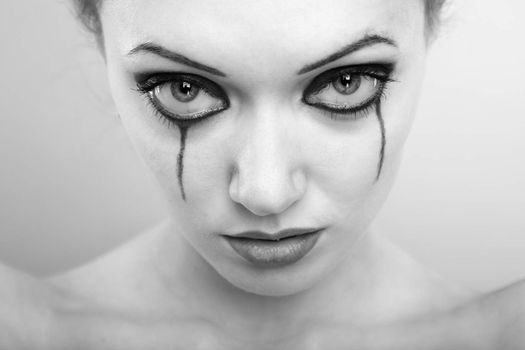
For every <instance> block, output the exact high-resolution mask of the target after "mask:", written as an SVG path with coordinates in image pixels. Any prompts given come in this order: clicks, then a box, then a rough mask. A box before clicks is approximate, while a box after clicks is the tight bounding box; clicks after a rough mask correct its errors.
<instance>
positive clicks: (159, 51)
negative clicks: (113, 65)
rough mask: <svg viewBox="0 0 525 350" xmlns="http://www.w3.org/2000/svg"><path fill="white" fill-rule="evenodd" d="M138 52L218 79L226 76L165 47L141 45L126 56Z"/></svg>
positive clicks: (152, 44)
mask: <svg viewBox="0 0 525 350" xmlns="http://www.w3.org/2000/svg"><path fill="white" fill-rule="evenodd" d="M139 52H149V53H152V54H155V55H157V56H160V57H164V58H167V59H168V60H170V61H173V62H177V63H180V64H183V65H185V66H189V67H193V68H197V69H200V70H202V71H205V72H208V73H211V74H213V75H218V76H220V77H226V74H225V73H223V72H221V71H220V70H218V69H217V68H213V67H210V66H208V65H205V64H203V63H199V62H197V61H194V60H192V59H190V58H188V57H186V56H184V55H181V54H179V53H176V52H173V51H170V50H168V49H167V48H165V47H163V46H161V45H159V44H155V43H152V42H145V43H142V44H140V45H138V46H136V47H134V48H133V49H132V50H131V51H130V52H128V56H131V55H134V54H137V53H139Z"/></svg>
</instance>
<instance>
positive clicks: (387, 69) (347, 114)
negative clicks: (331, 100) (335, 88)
mask: <svg viewBox="0 0 525 350" xmlns="http://www.w3.org/2000/svg"><path fill="white" fill-rule="evenodd" d="M393 71H394V64H391V63H387V64H375V63H371V64H364V65H358V66H347V67H338V68H334V69H331V70H329V71H327V72H324V73H322V74H321V75H318V76H316V77H315V78H314V79H313V80H312V81H311V82H310V84H309V85H308V87H307V88H306V89H305V90H304V93H303V98H302V101H303V103H305V104H306V105H308V106H311V107H314V108H316V109H317V110H319V111H321V112H322V113H323V114H324V115H325V116H327V117H329V118H330V119H332V120H348V119H351V120H357V119H359V118H361V117H366V116H367V115H369V113H370V112H371V111H372V110H373V109H374V108H375V106H376V104H377V103H378V101H382V100H383V99H384V98H385V97H386V91H387V88H388V87H389V84H390V83H392V82H396V80H394V79H392V78H391V76H392V72H393ZM345 73H349V74H353V75H358V76H360V77H363V76H367V77H370V78H373V79H377V80H378V82H379V89H378V90H377V93H376V94H375V95H374V96H372V97H371V98H369V99H368V100H366V101H365V102H363V103H362V104H361V105H359V106H356V107H352V108H349V109H346V110H344V109H334V108H330V107H328V106H327V105H323V104H312V103H309V102H308V101H307V100H306V99H307V97H308V96H309V95H310V94H313V93H315V92H316V91H319V90H320V89H322V88H324V87H325V86H327V85H328V84H332V83H333V81H334V80H335V79H337V78H338V77H340V76H341V75H342V74H345Z"/></svg>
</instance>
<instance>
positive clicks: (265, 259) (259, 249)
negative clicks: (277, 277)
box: [223, 229, 324, 267]
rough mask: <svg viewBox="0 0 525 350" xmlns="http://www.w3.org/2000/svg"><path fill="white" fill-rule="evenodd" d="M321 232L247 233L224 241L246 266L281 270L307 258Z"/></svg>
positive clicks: (317, 230)
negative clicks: (251, 265)
mask: <svg viewBox="0 0 525 350" xmlns="http://www.w3.org/2000/svg"><path fill="white" fill-rule="evenodd" d="M323 230H324V229H288V230H283V231H279V232H277V233H266V232H261V231H248V232H243V233H240V234H235V235H224V236H223V237H224V238H225V239H226V240H227V241H228V243H229V244H230V246H231V247H232V248H233V250H234V251H235V252H236V253H237V254H239V255H240V256H241V257H242V258H244V259H245V260H247V261H248V262H250V263H252V264H254V265H256V266H259V267H280V266H285V265H289V264H293V263H295V262H297V261H298V260H300V259H302V258H303V257H304V256H306V254H308V253H309V252H310V251H311V250H312V248H313V247H314V246H315V244H316V243H317V240H318V239H319V236H320V235H321V233H322V231H323Z"/></svg>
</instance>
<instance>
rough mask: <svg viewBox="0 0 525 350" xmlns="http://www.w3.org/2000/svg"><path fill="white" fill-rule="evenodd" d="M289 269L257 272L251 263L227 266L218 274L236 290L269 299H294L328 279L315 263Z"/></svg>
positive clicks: (268, 269) (320, 267)
mask: <svg viewBox="0 0 525 350" xmlns="http://www.w3.org/2000/svg"><path fill="white" fill-rule="evenodd" d="M303 260H304V261H298V262H297V263H294V264H292V265H289V266H285V267H278V268H267V269H261V268H255V267H253V266H250V264H249V263H245V264H238V265H235V266H224V267H222V268H218V269H216V270H217V272H218V273H219V274H220V275H221V276H222V278H224V279H225V280H226V281H228V282H229V283H230V284H231V285H233V286H234V287H235V288H238V289H240V290H242V291H244V292H247V293H250V294H255V295H260V296H266V297H285V296H292V295H296V294H299V293H302V292H304V291H307V290H309V289H311V288H312V287H313V286H315V285H316V284H317V283H319V282H320V280H322V276H324V275H326V273H323V271H325V270H326V268H324V267H323V266H320V265H321V264H320V263H319V261H318V262H316V263H315V266H314V264H313V259H312V260H311V261H309V259H306V257H305V259H303Z"/></svg>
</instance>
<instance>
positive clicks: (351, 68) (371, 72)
mask: <svg viewBox="0 0 525 350" xmlns="http://www.w3.org/2000/svg"><path fill="white" fill-rule="evenodd" d="M394 69H395V64H393V63H368V64H357V65H348V66H341V67H336V68H332V69H330V70H328V71H325V72H323V73H321V74H319V75H317V76H316V77H315V78H313V79H312V81H311V82H310V83H309V84H308V86H307V87H306V89H305V90H304V93H303V99H304V97H306V96H308V95H310V94H313V93H315V92H317V91H319V90H320V89H321V88H323V87H324V86H326V85H327V84H329V83H331V82H332V81H333V80H334V79H335V78H337V77H338V76H340V75H341V74H344V73H350V74H361V75H368V76H371V77H373V78H376V79H379V80H381V81H384V82H386V81H388V80H390V76H391V74H392V72H393V71H394Z"/></svg>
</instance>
